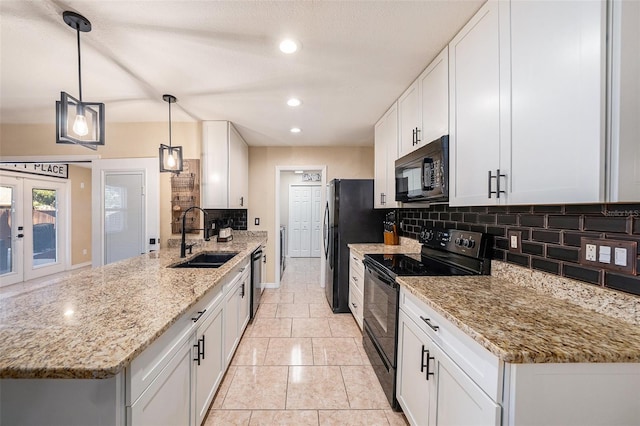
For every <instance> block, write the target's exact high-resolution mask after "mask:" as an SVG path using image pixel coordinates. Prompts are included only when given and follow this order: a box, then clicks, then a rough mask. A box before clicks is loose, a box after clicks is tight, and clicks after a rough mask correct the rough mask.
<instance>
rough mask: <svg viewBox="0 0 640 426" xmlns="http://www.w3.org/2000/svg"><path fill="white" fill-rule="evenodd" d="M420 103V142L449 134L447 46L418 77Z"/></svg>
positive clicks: (426, 141) (427, 141)
mask: <svg viewBox="0 0 640 426" xmlns="http://www.w3.org/2000/svg"><path fill="white" fill-rule="evenodd" d="M418 81H419V82H420V103H421V105H422V118H421V123H422V132H421V137H420V139H421V144H425V143H429V142H431V141H433V140H436V139H438V138H439V137H441V136H443V135H448V134H449V48H448V47H445V48H444V50H443V51H442V52H440V54H438V56H436V58H435V59H434V60H433V61H432V62H431V64H429V66H428V67H427V68H426V69H425V70H424V72H423V73H422V74H421V75H420V77H418Z"/></svg>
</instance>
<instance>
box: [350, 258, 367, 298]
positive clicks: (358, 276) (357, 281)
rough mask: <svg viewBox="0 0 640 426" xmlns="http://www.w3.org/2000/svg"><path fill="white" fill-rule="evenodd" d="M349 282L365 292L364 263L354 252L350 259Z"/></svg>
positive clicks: (362, 292)
mask: <svg viewBox="0 0 640 426" xmlns="http://www.w3.org/2000/svg"><path fill="white" fill-rule="evenodd" d="M349 284H350V286H351V285H352V286H355V287H357V288H358V290H360V293H361V294H364V264H363V263H362V259H360V258H359V257H358V256H357V255H355V254H354V253H353V252H352V253H351V257H350V259H349Z"/></svg>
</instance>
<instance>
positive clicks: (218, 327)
mask: <svg viewBox="0 0 640 426" xmlns="http://www.w3.org/2000/svg"><path fill="white" fill-rule="evenodd" d="M222 337H223V305H222V303H219V304H218V306H217V307H215V308H214V309H213V311H212V312H211V314H210V315H208V316H207V318H206V319H205V320H204V321H203V322H202V324H201V325H200V326H199V327H198V332H197V334H196V343H195V345H196V346H195V350H196V351H199V353H198V354H197V357H196V358H195V359H197V360H199V362H198V361H196V367H195V375H194V377H195V392H196V398H195V405H196V425H200V424H201V423H202V419H204V417H205V416H206V415H207V411H208V410H209V405H211V401H212V400H213V397H214V395H215V393H216V390H218V386H219V385H220V382H221V381H222V377H223V376H224V372H225V363H224V354H223V351H222V345H221V344H220V343H221V342H222Z"/></svg>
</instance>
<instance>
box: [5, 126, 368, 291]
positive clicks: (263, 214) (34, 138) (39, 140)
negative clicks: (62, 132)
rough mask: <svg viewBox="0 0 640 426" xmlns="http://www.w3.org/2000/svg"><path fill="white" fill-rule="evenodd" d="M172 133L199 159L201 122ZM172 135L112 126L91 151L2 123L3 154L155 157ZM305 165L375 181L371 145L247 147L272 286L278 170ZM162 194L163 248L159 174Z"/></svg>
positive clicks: (166, 182) (165, 213)
mask: <svg viewBox="0 0 640 426" xmlns="http://www.w3.org/2000/svg"><path fill="white" fill-rule="evenodd" d="M172 130H173V134H172V142H173V144H174V145H181V146H182V147H183V152H184V158H200V155H201V143H202V124H201V123H199V122H193V123H172ZM168 133H169V129H168V124H167V123H165V122H158V123H110V124H107V128H106V143H105V146H104V147H100V148H98V150H97V151H91V150H89V149H87V148H84V147H80V146H74V145H58V144H56V143H55V126H54V125H44V124H28V125H22V124H3V125H1V126H0V156H3V157H5V156H47V155H57V156H60V155H69V156H73V155H96V154H97V155H100V156H101V158H136V157H138V158H139V157H155V156H157V155H158V147H159V145H160V143H167V142H168V136H169V134H168ZM305 165H318V166H322V165H326V166H327V181H329V180H331V179H334V178H345V179H348V178H373V174H374V153H373V147H348V146H342V147H249V197H250V199H249V202H250V205H249V210H248V222H249V229H250V230H265V231H267V232H268V233H269V243H268V247H267V256H268V257H267V259H268V263H267V280H268V281H269V282H273V281H274V280H275V272H274V271H275V270H274V262H273V260H274V258H275V243H276V242H277V241H278V236H277V235H273V232H274V227H275V190H276V188H275V168H276V166H305ZM85 187H86V186H85ZM160 193H161V196H160V222H161V225H160V238H161V241H162V242H163V244H162V247H165V246H166V240H167V238H170V237H171V182H170V176H169V174H168V173H162V174H161V177H160ZM256 217H259V218H260V226H255V225H253V223H254V218H256ZM74 245H75V244H74ZM89 249H90V247H89ZM74 250H75V248H74ZM81 251H82V247H80V252H81ZM74 262H75V260H74Z"/></svg>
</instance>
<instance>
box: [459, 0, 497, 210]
mask: <svg viewBox="0 0 640 426" xmlns="http://www.w3.org/2000/svg"><path fill="white" fill-rule="evenodd" d="M501 3H502V2H497V1H489V2H487V3H485V5H484V6H483V7H482V8H481V9H480V10H479V11H478V13H477V14H476V15H475V16H474V17H473V18H471V20H470V21H469V22H468V23H467V25H465V26H464V28H463V29H462V30H461V31H460V32H459V33H458V35H456V37H455V38H454V39H453V40H452V41H451V43H450V44H449V108H450V111H449V119H450V124H449V151H450V154H449V158H450V160H449V161H450V168H449V170H450V171H449V199H450V204H451V205H483V204H489V203H495V202H496V201H495V196H494V198H493V200H491V199H489V198H488V191H489V190H488V188H487V180H488V171H489V170H492V171H493V173H495V171H496V170H497V169H499V168H500V150H501V146H502V145H505V144H508V142H509V141H508V140H503V139H502V138H503V137H504V138H505V139H507V138H508V132H506V133H505V132H504V131H502V129H501V124H502V123H501V121H500V118H501V113H502V112H503V111H504V109H505V108H506V105H501V103H502V101H504V100H506V99H507V98H508V96H506V94H503V93H502V92H501V90H502V88H501V81H500V31H499V10H498V8H499V6H500V4H501ZM501 95H502V96H501ZM504 115H506V116H507V118H508V114H504ZM494 187H495V179H494Z"/></svg>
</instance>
